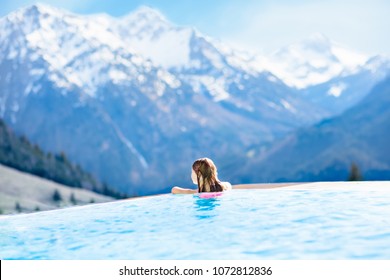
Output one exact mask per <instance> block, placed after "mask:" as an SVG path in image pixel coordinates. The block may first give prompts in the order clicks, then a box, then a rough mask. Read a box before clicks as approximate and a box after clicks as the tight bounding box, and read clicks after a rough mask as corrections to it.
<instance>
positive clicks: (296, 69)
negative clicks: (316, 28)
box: [256, 33, 368, 89]
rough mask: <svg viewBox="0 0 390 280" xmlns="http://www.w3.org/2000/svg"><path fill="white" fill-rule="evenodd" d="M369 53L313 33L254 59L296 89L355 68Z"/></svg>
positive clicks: (356, 69)
mask: <svg viewBox="0 0 390 280" xmlns="http://www.w3.org/2000/svg"><path fill="white" fill-rule="evenodd" d="M367 60H368V56H366V55H364V54H361V53H358V52H356V51H352V50H350V49H347V48H345V47H343V46H342V45H340V44H338V43H335V42H333V41H331V40H330V39H328V38H327V37H326V36H325V35H323V34H320V33H316V34H313V35H311V36H310V37H309V38H308V39H306V40H303V41H301V42H299V43H296V44H292V45H290V46H287V47H284V48H281V49H279V50H278V51H276V52H274V53H272V54H271V55H270V56H269V57H258V58H257V61H256V63H257V64H258V66H259V67H261V68H263V69H268V70H269V71H271V72H272V73H274V74H275V75H276V76H278V77H279V78H281V79H282V80H283V81H284V82H285V83H286V84H288V85H289V86H293V87H296V88H298V89H302V88H306V87H308V86H312V85H316V84H320V83H324V82H327V81H329V80H330V79H332V78H334V77H337V76H340V75H341V76H343V75H349V74H352V73H355V72H357V71H358V70H359V69H360V67H361V66H363V65H364V64H365V63H366V61H367Z"/></svg>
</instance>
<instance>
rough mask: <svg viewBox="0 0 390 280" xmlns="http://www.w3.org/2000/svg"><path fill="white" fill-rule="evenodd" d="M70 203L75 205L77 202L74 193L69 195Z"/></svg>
mask: <svg viewBox="0 0 390 280" xmlns="http://www.w3.org/2000/svg"><path fill="white" fill-rule="evenodd" d="M70 202H72V204H73V205H76V204H77V200H76V197H75V195H74V193H71V194H70Z"/></svg>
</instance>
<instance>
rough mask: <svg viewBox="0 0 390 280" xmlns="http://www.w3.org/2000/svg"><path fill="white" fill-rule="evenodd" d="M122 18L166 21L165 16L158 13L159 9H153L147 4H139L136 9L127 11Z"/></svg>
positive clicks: (150, 21)
mask: <svg viewBox="0 0 390 280" xmlns="http://www.w3.org/2000/svg"><path fill="white" fill-rule="evenodd" d="M123 19H124V20H129V21H135V20H138V21H143V22H149V23H152V22H166V23H168V20H167V19H166V18H165V16H164V15H163V14H162V13H160V11H158V10H156V9H153V8H151V7H149V6H140V7H139V8H138V9H136V10H135V11H134V12H131V13H129V14H128V15H126V16H125V17H123Z"/></svg>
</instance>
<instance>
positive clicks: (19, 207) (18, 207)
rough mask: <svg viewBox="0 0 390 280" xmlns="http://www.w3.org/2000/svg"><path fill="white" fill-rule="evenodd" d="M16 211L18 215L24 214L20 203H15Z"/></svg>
mask: <svg viewBox="0 0 390 280" xmlns="http://www.w3.org/2000/svg"><path fill="white" fill-rule="evenodd" d="M15 210H16V212H18V213H20V212H22V207H21V206H20V204H19V202H18V201H16V203H15Z"/></svg>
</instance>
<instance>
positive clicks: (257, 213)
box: [0, 188, 390, 260]
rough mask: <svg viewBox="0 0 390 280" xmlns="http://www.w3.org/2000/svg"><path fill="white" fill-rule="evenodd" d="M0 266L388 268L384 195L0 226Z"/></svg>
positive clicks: (64, 217) (180, 200)
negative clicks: (204, 263) (302, 264)
mask: <svg viewBox="0 0 390 280" xmlns="http://www.w3.org/2000/svg"><path fill="white" fill-rule="evenodd" d="M0 259H143V260H144V259H390V191H381V190H378V189H375V190H369V189H368V188H367V189H365V190H358V191H356V190H353V189H351V188H345V189H333V190H332V189H330V190H326V189H319V190H317V189H293V188H292V189H291V188H280V189H272V190H270V189H268V190H232V191H229V192H226V193H223V194H222V195H221V196H219V197H216V198H200V197H198V196H196V195H171V194H167V195H161V196H155V197H150V198H141V199H133V200H122V201H117V202H110V203H102V204H93V205H87V206H81V207H73V208H67V209H60V210H55V211H46V212H39V213H33V214H23V215H13V216H3V217H1V218H0Z"/></svg>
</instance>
